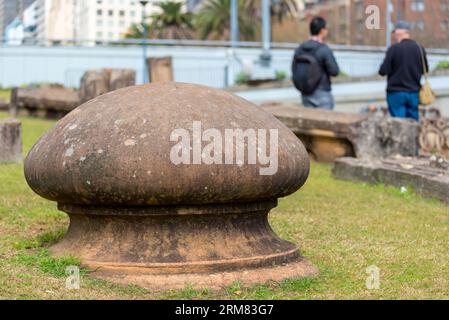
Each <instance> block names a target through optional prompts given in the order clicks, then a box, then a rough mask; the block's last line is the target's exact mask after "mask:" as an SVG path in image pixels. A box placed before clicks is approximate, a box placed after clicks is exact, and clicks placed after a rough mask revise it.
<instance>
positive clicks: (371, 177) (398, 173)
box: [332, 157, 449, 203]
mask: <svg viewBox="0 0 449 320" xmlns="http://www.w3.org/2000/svg"><path fill="white" fill-rule="evenodd" d="M332 174H333V175H334V177H336V178H338V179H342V180H349V181H359V182H366V183H371V184H376V183H383V184H386V185H391V186H395V187H398V188H401V187H409V186H411V187H412V188H413V190H414V191H415V192H416V193H418V194H421V195H423V196H426V197H431V198H436V199H439V200H441V201H444V202H446V203H449V164H448V163H447V162H445V161H444V160H442V159H441V158H440V159H437V160H432V159H431V158H411V157H410V158H403V157H395V158H389V159H382V160H362V159H355V158H341V159H338V160H337V161H336V162H335V165H334V168H333V170H332Z"/></svg>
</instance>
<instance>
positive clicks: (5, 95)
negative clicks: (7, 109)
mask: <svg viewBox="0 0 449 320" xmlns="http://www.w3.org/2000/svg"><path fill="white" fill-rule="evenodd" d="M10 97H11V90H9V89H0V100H4V101H7V102H9V98H10Z"/></svg>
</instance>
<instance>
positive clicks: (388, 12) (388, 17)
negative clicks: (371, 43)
mask: <svg viewBox="0 0 449 320" xmlns="http://www.w3.org/2000/svg"><path fill="white" fill-rule="evenodd" d="M386 1H387V17H386V19H385V20H386V30H387V41H386V45H387V48H389V47H390V46H391V0H386Z"/></svg>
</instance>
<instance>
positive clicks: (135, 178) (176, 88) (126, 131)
mask: <svg viewBox="0 0 449 320" xmlns="http://www.w3.org/2000/svg"><path fill="white" fill-rule="evenodd" d="M195 121H200V122H201V127H202V130H208V129H216V130H218V131H219V132H225V130H226V129H231V130H232V129H237V128H239V129H242V130H247V129H255V130H257V129H273V130H277V132H278V137H279V138H278V146H279V147H278V170H277V171H276V173H274V174H273V175H261V174H260V169H261V168H262V167H265V165H263V164H262V163H261V162H260V159H259V160H258V161H257V163H256V164H246V163H243V164H242V163H239V164H238V163H236V162H235V164H234V165H232V164H227V165H224V164H217V163H216V164H211V165H207V164H205V163H202V164H191V165H189V164H178V165H176V164H174V163H173V162H172V160H171V159H170V154H171V151H172V149H173V146H175V145H176V144H177V141H173V139H171V136H172V134H173V132H174V130H179V129H186V130H187V132H192V131H194V130H193V128H192V125H193V122H195ZM192 134H193V133H192ZM260 139H261V138H259V137H258V138H257V144H255V145H260V143H261V140H260ZM193 140H195V138H194V139H193ZM193 140H192V141H193ZM195 141H197V140H195ZM248 144H250V143H249V142H248ZM270 148H271V147H270ZM186 150H192V148H190V149H189V148H187V149H186ZM233 159H234V160H235V158H233ZM308 172H309V161H308V157H307V153H306V150H305V148H304V146H303V145H302V144H301V142H300V141H299V140H298V138H297V137H296V136H295V135H294V134H293V133H292V132H291V131H290V130H289V129H288V128H287V127H285V126H284V125H283V124H282V123H281V122H279V121H278V120H276V119H275V118H274V117H273V116H271V115H270V114H268V113H266V112H264V111H263V110H261V109H260V108H259V107H257V106H255V105H253V104H251V103H249V102H247V101H245V100H243V99H241V98H238V97H236V96H233V95H231V94H229V93H226V92H224V91H221V90H216V89H212V88H208V87H203V86H197V85H190V84H181V83H159V84H150V85H145V86H137V87H131V88H126V89H121V90H117V91H115V92H112V93H108V94H105V95H102V96H100V97H97V98H95V99H93V100H90V101H89V102H88V103H85V104H83V105H81V106H80V107H78V108H77V109H76V110H74V111H73V112H71V113H70V114H69V115H67V116H66V117H65V118H64V119H62V120H61V121H59V122H58V123H57V124H56V126H55V127H54V128H53V129H51V130H50V131H49V132H48V133H47V134H46V135H45V136H44V137H43V138H42V139H41V140H39V142H38V143H37V144H36V145H35V146H34V147H33V148H32V150H31V151H30V153H29V155H28V157H27V159H26V162H25V175H26V179H27V181H28V183H29V185H30V186H31V188H32V189H33V190H34V191H35V192H37V193H38V194H40V195H41V196H43V197H45V198H47V199H50V200H53V201H57V202H58V205H59V208H60V210H62V211H65V212H67V213H68V214H69V216H70V221H71V222H70V227H69V229H68V232H67V234H66V236H65V238H64V239H63V240H62V241H61V242H60V243H58V244H56V245H55V246H53V247H52V252H54V253H55V254H56V255H61V254H72V255H75V256H78V257H79V258H81V259H82V261H83V262H84V264H85V265H87V266H88V267H91V268H92V269H95V270H97V271H96V272H95V273H94V276H98V277H102V278H107V279H110V280H112V281H116V282H125V283H135V284H138V285H141V286H144V287H149V288H153V289H154V288H156V289H160V288H164V289H170V288H180V287H183V286H184V285H185V284H187V283H188V282H193V284H194V285H195V286H197V287H204V286H208V287H213V288H217V287H220V286H223V285H227V284H230V283H232V282H233V281H236V280H241V281H242V283H244V284H248V285H249V284H254V283H258V282H264V281H267V280H269V279H273V280H281V279H284V278H286V277H302V276H311V275H315V274H316V273H317V270H316V269H315V268H314V267H313V266H311V265H310V264H309V263H308V262H307V261H306V260H305V259H304V258H302V257H301V256H300V255H299V251H298V248H297V246H295V245H293V244H291V243H289V242H286V241H284V240H282V239H280V238H278V237H277V236H276V235H275V234H274V233H273V231H272V230H271V228H270V226H269V224H268V220H267V216H268V213H269V211H270V209H271V208H273V207H275V206H276V205H277V201H276V200H277V198H279V197H283V196H286V195H288V194H290V193H292V192H295V191H296V190H298V189H299V188H300V187H301V186H302V185H303V184H304V182H305V181H306V179H307V176H308Z"/></svg>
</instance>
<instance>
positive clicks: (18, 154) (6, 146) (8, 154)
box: [0, 119, 22, 163]
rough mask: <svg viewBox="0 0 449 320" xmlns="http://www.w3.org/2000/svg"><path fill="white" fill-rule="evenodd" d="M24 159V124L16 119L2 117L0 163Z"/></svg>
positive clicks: (0, 121) (0, 125)
mask: <svg viewBox="0 0 449 320" xmlns="http://www.w3.org/2000/svg"><path fill="white" fill-rule="evenodd" d="M21 161H22V125H21V123H20V121H18V120H16V119H0V163H7V162H21Z"/></svg>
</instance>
